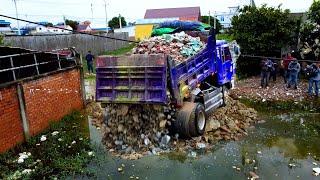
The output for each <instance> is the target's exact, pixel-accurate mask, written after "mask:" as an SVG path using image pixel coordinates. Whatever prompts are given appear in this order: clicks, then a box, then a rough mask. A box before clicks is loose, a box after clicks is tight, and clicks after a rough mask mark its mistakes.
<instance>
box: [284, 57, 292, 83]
mask: <svg viewBox="0 0 320 180" xmlns="http://www.w3.org/2000/svg"><path fill="white" fill-rule="evenodd" d="M292 60H293V57H292V56H291V53H288V54H287V57H286V58H285V59H284V60H283V70H284V83H285V84H287V82H288V79H289V71H288V66H289V64H290V62H291V61H292Z"/></svg>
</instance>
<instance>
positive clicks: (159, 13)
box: [144, 7, 201, 21]
mask: <svg viewBox="0 0 320 180" xmlns="http://www.w3.org/2000/svg"><path fill="white" fill-rule="evenodd" d="M160 18H179V20H182V21H200V18H201V13H200V7H180V8H165V9H147V11H146V13H145V15H144V19H160Z"/></svg>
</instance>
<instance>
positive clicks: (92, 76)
mask: <svg viewBox="0 0 320 180" xmlns="http://www.w3.org/2000/svg"><path fill="white" fill-rule="evenodd" d="M84 79H86V80H95V79H96V75H93V74H85V75H84Z"/></svg>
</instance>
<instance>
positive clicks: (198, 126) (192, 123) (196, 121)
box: [189, 103, 206, 137]
mask: <svg viewBox="0 0 320 180" xmlns="http://www.w3.org/2000/svg"><path fill="white" fill-rule="evenodd" d="M189 128H190V130H189V132H190V135H191V136H192V137H194V136H201V135H203V134H204V132H205V129H206V112H205V109H204V106H203V105H202V104H200V103H197V104H195V107H194V108H193V110H192V113H191V116H190V120H189Z"/></svg>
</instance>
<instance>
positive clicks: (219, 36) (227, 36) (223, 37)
mask: <svg viewBox="0 0 320 180" xmlns="http://www.w3.org/2000/svg"><path fill="white" fill-rule="evenodd" d="M217 39H218V40H226V41H227V42H231V41H233V40H234V37H233V35H232V34H217Z"/></svg>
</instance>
